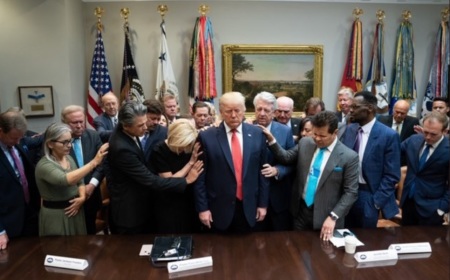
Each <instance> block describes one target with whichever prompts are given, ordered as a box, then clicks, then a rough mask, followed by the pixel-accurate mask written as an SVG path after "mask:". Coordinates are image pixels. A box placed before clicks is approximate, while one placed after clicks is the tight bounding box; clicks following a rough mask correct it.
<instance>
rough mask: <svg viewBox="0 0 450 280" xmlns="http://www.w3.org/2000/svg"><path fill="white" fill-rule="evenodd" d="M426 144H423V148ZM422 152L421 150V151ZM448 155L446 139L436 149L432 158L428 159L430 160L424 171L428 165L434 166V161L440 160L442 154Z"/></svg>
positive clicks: (426, 163)
mask: <svg viewBox="0 0 450 280" xmlns="http://www.w3.org/2000/svg"><path fill="white" fill-rule="evenodd" d="M423 145H424V143H422V146H420V147H423ZM419 152H420V149H419ZM445 153H447V154H448V139H447V138H445V137H444V139H442V141H441V143H439V146H437V147H436V149H435V150H434V152H433V153H432V154H431V156H430V157H429V158H428V160H427V161H426V162H425V165H424V166H423V168H422V169H425V168H426V167H427V166H428V165H430V164H432V163H433V162H434V161H436V160H438V158H439V157H441V155H442V154H445Z"/></svg>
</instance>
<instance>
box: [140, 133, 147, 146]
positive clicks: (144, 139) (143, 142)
mask: <svg viewBox="0 0 450 280" xmlns="http://www.w3.org/2000/svg"><path fill="white" fill-rule="evenodd" d="M147 140H148V133H145V134H144V137H142V139H141V146H142V150H145V144H146V143H147Z"/></svg>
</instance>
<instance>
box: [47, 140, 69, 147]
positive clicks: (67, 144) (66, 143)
mask: <svg viewBox="0 0 450 280" xmlns="http://www.w3.org/2000/svg"><path fill="white" fill-rule="evenodd" d="M52 142H57V143H61V144H63V146H66V147H67V146H69V145H72V140H64V141H58V140H52Z"/></svg>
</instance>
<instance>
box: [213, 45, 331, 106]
mask: <svg viewBox="0 0 450 280" xmlns="http://www.w3.org/2000/svg"><path fill="white" fill-rule="evenodd" d="M222 59H223V61H222V67H223V69H222V73H223V92H224V93H225V92H229V91H239V92H241V93H242V94H243V95H244V96H245V100H246V101H245V102H246V104H245V105H246V107H247V112H254V106H253V98H254V97H255V95H256V94H258V93H259V92H261V91H268V92H271V93H273V94H274V95H275V96H276V97H280V96H288V97H291V98H292V99H293V100H294V111H296V112H300V111H303V108H304V105H305V102H306V100H308V99H309V98H311V97H313V96H315V97H319V98H322V64H323V46H321V45H311V46H304V45H222Z"/></svg>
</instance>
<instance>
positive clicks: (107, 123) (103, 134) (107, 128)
mask: <svg viewBox="0 0 450 280" xmlns="http://www.w3.org/2000/svg"><path fill="white" fill-rule="evenodd" d="M94 127H95V130H97V131H98V133H99V135H100V139H102V142H103V143H106V142H108V140H109V137H110V136H111V133H112V131H113V130H114V124H113V122H112V120H111V118H110V117H109V116H108V115H107V114H106V113H102V114H101V115H98V116H97V117H95V119H94Z"/></svg>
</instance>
